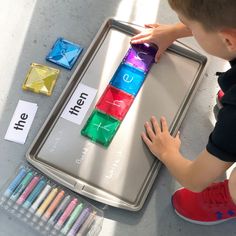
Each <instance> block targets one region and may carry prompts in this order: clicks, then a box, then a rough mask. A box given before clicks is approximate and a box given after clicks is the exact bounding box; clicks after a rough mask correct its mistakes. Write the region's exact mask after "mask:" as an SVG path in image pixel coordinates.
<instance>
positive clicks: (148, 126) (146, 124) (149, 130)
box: [144, 122, 155, 141]
mask: <svg viewBox="0 0 236 236" xmlns="http://www.w3.org/2000/svg"><path fill="white" fill-rule="evenodd" d="M144 126H145V129H146V132H147V135H148V137H149V138H150V139H151V141H152V140H153V139H154V138H155V133H154V132H153V129H152V127H151V126H150V124H149V123H148V122H146V123H145V125H144Z"/></svg>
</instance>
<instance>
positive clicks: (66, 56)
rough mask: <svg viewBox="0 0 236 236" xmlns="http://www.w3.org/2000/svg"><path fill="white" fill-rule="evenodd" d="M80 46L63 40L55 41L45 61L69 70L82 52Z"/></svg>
mask: <svg viewBox="0 0 236 236" xmlns="http://www.w3.org/2000/svg"><path fill="white" fill-rule="evenodd" d="M82 50H83V49H82V48H81V47H80V45H78V44H75V43H72V42H70V41H68V40H65V39H63V38H59V39H57V41H56V42H55V43H54V45H53V47H52V49H51V51H50V52H49V54H48V55H47V57H46V60H48V61H51V62H53V63H56V64H58V65H60V66H63V67H65V68H67V69H71V68H72V67H73V65H74V64H75V62H76V60H77V59H78V57H79V55H80V53H81V52H82Z"/></svg>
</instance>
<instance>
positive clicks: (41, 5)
mask: <svg viewBox="0 0 236 236" xmlns="http://www.w3.org/2000/svg"><path fill="white" fill-rule="evenodd" d="M111 16H115V17H116V18H118V19H120V20H124V21H133V22H135V23H138V24H143V23H152V22H161V23H173V22H176V21H177V17H176V15H175V13H174V12H173V11H172V10H171V9H170V8H169V6H168V3H167V1H166V0H160V1H158V0H148V1H147V0H86V1H85V0H51V1H46V0H41V1H37V0H21V1H14V0H9V1H1V8H0V30H1V37H0V52H1V53H0V127H1V128H0V160H1V165H0V187H2V186H3V185H4V183H5V182H6V180H7V179H8V178H9V177H10V176H12V175H13V173H14V170H15V169H16V167H17V166H18V165H19V164H20V163H22V162H24V161H25V153H26V151H27V149H28V147H29V145H30V144H31V142H32V140H33V139H34V137H35V136H36V134H37V132H38V130H39V129H40V127H41V126H42V124H43V122H44V121H45V119H46V117H47V116H48V114H49V112H50V110H51V109H52V107H53V106H54V104H55V102H56V101H57V99H58V97H59V95H60V94H61V92H62V90H63V88H64V87H65V85H66V83H67V82H68V80H69V78H70V76H71V74H72V72H73V71H67V70H61V75H60V78H59V80H58V82H57V84H56V87H55V90H54V92H53V95H52V96H51V97H46V96H41V95H36V94H34V93H30V92H23V91H22V89H21V85H22V83H23V81H24V78H25V75H26V72H27V70H28V68H29V65H30V63H32V62H37V63H42V64H48V63H46V62H45V59H44V58H45V55H46V54H47V53H48V51H49V49H50V47H51V45H52V44H53V42H54V41H55V39H56V38H58V37H59V36H62V37H65V38H67V39H69V40H71V41H74V42H78V43H80V44H81V45H82V46H83V47H84V48H85V51H86V49H87V48H88V46H89V44H90V43H91V41H92V39H93V37H94V35H95V34H96V33H97V30H98V29H99V27H100V26H101V24H102V23H103V21H104V20H105V19H106V18H107V17H111ZM184 42H187V43H188V44H189V45H190V46H192V47H194V48H196V49H199V47H198V45H197V44H196V42H195V41H194V40H193V39H186V40H184ZM77 63H78V62H77ZM227 66H228V64H227V63H226V62H224V61H223V60H219V59H216V58H211V62H210V65H209V68H208V69H207V73H206V75H205V78H204V80H203V82H202V84H201V86H200V87H199V89H198V91H197V93H196V97H195V99H194V100H193V102H192V104H191V106H190V108H189V111H188V113H187V115H186V118H185V119H184V121H183V123H182V126H181V129H180V131H181V139H182V147H181V151H182V153H183V154H184V155H185V156H186V157H187V158H190V159H192V158H194V157H196V155H197V154H198V153H199V152H200V151H201V150H202V149H203V148H204V147H205V145H206V142H207V139H208V135H209V133H210V132H211V130H212V128H213V126H214V122H215V119H214V116H213V113H212V109H213V106H214V105H215V94H216V92H217V90H218V86H217V83H216V77H215V75H214V74H215V71H224V70H225V69H226V68H227ZM19 99H22V100H26V101H31V102H35V103H37V104H38V106H39V109H38V113H37V115H36V118H35V120H34V123H33V126H32V128H31V130H30V133H29V136H28V138H27V141H26V143H25V144H24V145H20V144H16V143H12V142H8V141H6V140H4V135H5V133H6V130H7V127H8V125H9V122H10V119H11V117H12V114H13V112H14V110H15V107H16V104H17V102H18V100H19ZM178 187H179V186H178V184H177V183H176V182H175V180H174V179H173V178H172V177H171V176H170V174H169V173H168V171H167V169H166V168H165V167H162V169H161V171H160V174H159V176H158V178H157V179H156V181H155V183H154V186H153V188H152V190H151V192H150V194H149V196H148V198H147V201H146V203H145V205H144V207H143V209H142V210H141V211H139V212H128V211H125V210H120V209H116V208H113V207H105V208H104V214H105V218H104V224H103V229H102V232H101V234H100V235H102V236H121V235H122V236H124V235H129V236H130V235H135V236H138V235H140V236H141V235H146V236H170V235H176V236H178V235H192V236H198V235H208V236H210V235H214V236H218V235H223V234H225V235H236V228H235V225H234V223H235V222H234V221H233V220H232V221H229V222H226V223H223V224H221V225H217V226H210V227H203V226H198V225H194V224H190V223H187V222H184V221H183V220H181V219H180V218H179V217H178V216H176V215H175V213H174V212H173V210H172V207H171V203H170V198H171V194H172V192H173V191H174V190H175V189H176V188H178ZM93 203H94V202H93ZM94 204H96V205H97V206H99V207H104V206H103V205H101V204H97V203H94ZM13 235H14V236H15V235H18V236H20V235H22V236H23V235H24V236H26V235H40V234H39V233H37V232H35V231H34V230H32V229H30V228H29V227H27V226H26V225H24V224H23V223H21V222H20V221H19V220H17V219H15V218H14V217H12V216H11V215H8V214H6V212H4V211H2V210H1V211H0V236H13Z"/></svg>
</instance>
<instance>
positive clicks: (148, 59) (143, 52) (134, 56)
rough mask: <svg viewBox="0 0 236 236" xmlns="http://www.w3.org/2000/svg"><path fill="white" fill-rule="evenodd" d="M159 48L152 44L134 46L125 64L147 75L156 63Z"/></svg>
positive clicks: (126, 56) (128, 53)
mask: <svg viewBox="0 0 236 236" xmlns="http://www.w3.org/2000/svg"><path fill="white" fill-rule="evenodd" d="M156 52H157V47H155V46H152V45H150V44H147V43H144V44H132V45H131V47H130V48H129V50H128V52H127V53H126V55H125V57H124V59H123V62H124V63H126V64H129V65H131V66H133V67H136V68H137V69H140V70H142V71H144V72H145V73H147V72H148V71H149V70H150V68H151V66H152V63H154V61H155V60H154V59H155V55H156Z"/></svg>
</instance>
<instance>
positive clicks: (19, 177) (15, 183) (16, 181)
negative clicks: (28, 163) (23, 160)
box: [4, 167, 27, 197]
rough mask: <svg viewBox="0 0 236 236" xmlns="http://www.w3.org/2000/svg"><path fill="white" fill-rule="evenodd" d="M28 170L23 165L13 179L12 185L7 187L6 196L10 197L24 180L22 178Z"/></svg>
mask: <svg viewBox="0 0 236 236" xmlns="http://www.w3.org/2000/svg"><path fill="white" fill-rule="evenodd" d="M26 173H27V171H26V169H25V168H24V167H21V168H20V170H19V172H18V174H17V176H16V177H15V178H14V179H13V181H12V182H11V183H10V185H9V186H8V187H7V189H6V191H5V192H4V196H5V197H10V196H11V195H12V193H13V192H14V190H15V189H16V187H17V186H18V184H19V183H20V182H21V181H22V179H23V178H24V177H25V175H26Z"/></svg>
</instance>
